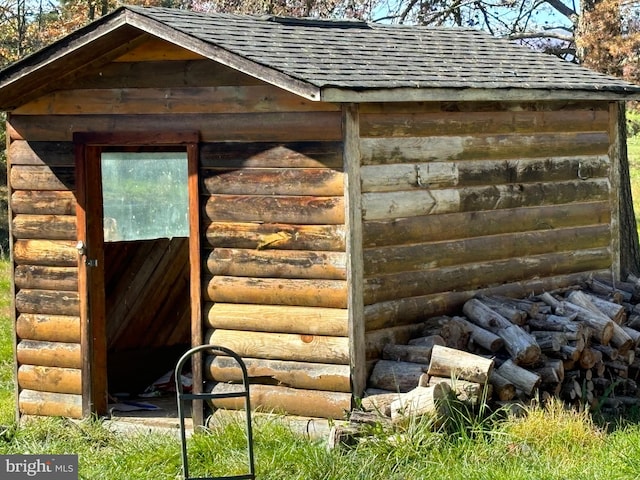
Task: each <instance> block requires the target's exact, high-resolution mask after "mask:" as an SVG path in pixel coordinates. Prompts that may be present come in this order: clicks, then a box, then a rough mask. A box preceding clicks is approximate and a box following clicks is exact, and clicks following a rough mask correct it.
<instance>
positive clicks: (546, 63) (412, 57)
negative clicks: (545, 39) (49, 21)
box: [127, 7, 640, 91]
mask: <svg viewBox="0 0 640 480" xmlns="http://www.w3.org/2000/svg"><path fill="white" fill-rule="evenodd" d="M127 8H129V9H130V10H132V11H134V12H136V13H139V14H140V15H144V16H146V17H148V18H150V19H152V20H155V21H158V22H161V23H163V24H164V25H167V26H169V27H171V28H173V29H175V30H177V31H180V32H183V33H185V34H187V35H190V36H192V37H194V38H198V39H200V40H202V41H204V42H207V43H211V44H215V45H217V46H218V47H221V48H223V49H225V50H227V51H229V52H232V53H234V54H237V55H239V56H242V57H244V58H246V59H249V60H251V61H253V62H255V63H257V64H260V65H263V66H265V67H269V68H272V69H274V70H277V71H279V72H282V73H284V74H286V75H288V76H290V77H292V78H295V79H298V80H301V81H304V82H307V83H310V84H312V85H314V86H316V87H319V88H326V87H336V88H345V89H369V88H371V89H379V88H484V89H486V88H492V89H498V88H535V89H551V90H557V89H562V90H592V91H593V90H601V89H604V90H608V91H634V90H636V89H638V90H640V87H635V86H633V85H631V84H629V83H627V82H625V81H622V80H619V79H616V78H613V77H610V76H607V75H603V74H600V73H596V72H593V71H591V70H588V69H586V68H583V67H581V66H579V65H576V64H573V63H570V62H567V61H564V60H561V59H559V58H557V57H554V56H551V55H547V54H543V53H540V52H535V51H533V50H531V49H529V48H527V47H524V46H520V45H516V44H514V43H513V42H510V41H508V40H505V39H500V38H496V37H493V36H491V35H489V34H487V33H484V32H481V31H478V30H473V29H463V28H434V27H425V26H408V25H384V24H374V23H364V22H345V21H330V20H307V21H305V20H301V19H286V18H277V17H257V16H256V17H254V16H238V15H229V14H204V13H197V12H192V11H186V10H176V9H167V8H142V7H127Z"/></svg>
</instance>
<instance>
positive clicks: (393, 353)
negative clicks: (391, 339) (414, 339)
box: [382, 344, 433, 365]
mask: <svg viewBox="0 0 640 480" xmlns="http://www.w3.org/2000/svg"><path fill="white" fill-rule="evenodd" d="M432 348H433V347H423V346H420V345H392V344H389V345H385V346H384V349H383V350H382V358H383V359H385V360H395V361H401V362H411V363H424V364H425V365H428V364H429V361H430V360H431V350H432Z"/></svg>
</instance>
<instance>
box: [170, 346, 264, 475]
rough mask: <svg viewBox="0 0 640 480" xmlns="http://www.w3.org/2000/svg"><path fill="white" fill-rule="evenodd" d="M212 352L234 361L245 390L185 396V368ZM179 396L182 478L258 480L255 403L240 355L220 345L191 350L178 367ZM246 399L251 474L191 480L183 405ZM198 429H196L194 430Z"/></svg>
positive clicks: (176, 374)
mask: <svg viewBox="0 0 640 480" xmlns="http://www.w3.org/2000/svg"><path fill="white" fill-rule="evenodd" d="M204 350H209V351H211V353H213V354H216V355H226V356H229V357H232V358H233V359H234V360H235V361H236V362H237V363H238V365H239V366H240V369H241V370H242V384H243V390H242V391H239V392H228V393H184V387H183V386H182V381H181V380H180V378H181V375H182V370H183V368H184V364H185V363H186V362H187V360H189V359H190V358H191V356H193V355H194V354H196V353H200V352H202V351H204ZM175 381H176V396H177V401H178V417H179V419H180V441H181V443H182V474H183V476H184V479H185V480H245V479H246V480H255V478H256V475H255V464H254V463H255V462H254V456H253V430H252V427H251V401H250V397H249V375H248V373H247V367H246V365H245V363H244V361H243V360H242V358H240V356H239V355H238V354H236V353H235V352H234V351H232V350H230V349H228V348H225V347H221V346H219V345H200V346H197V347H194V348H192V349H190V350H188V351H187V352H186V353H185V354H184V355H182V357H180V360H178V363H177V365H176V369H175ZM239 397H244V409H245V412H246V433H247V460H248V463H249V473H247V474H243V475H232V476H225V477H189V464H188V457H187V435H186V428H185V417H184V409H183V403H184V402H185V401H188V400H213V399H217V398H239ZM194 428H195V426H194Z"/></svg>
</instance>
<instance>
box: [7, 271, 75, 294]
mask: <svg viewBox="0 0 640 480" xmlns="http://www.w3.org/2000/svg"><path fill="white" fill-rule="evenodd" d="M14 280H15V285H16V287H18V288H25V289H36V290H38V289H39V290H60V291H62V290H64V291H71V292H73V291H77V290H78V269H77V267H47V266H41V265H18V266H16V268H15V271H14Z"/></svg>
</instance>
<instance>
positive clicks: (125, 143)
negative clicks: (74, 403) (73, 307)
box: [73, 131, 203, 425]
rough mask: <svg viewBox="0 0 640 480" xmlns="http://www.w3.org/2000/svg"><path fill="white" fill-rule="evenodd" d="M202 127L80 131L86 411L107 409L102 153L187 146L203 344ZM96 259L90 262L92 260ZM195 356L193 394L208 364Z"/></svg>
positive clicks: (76, 138)
mask: <svg viewBox="0 0 640 480" xmlns="http://www.w3.org/2000/svg"><path fill="white" fill-rule="evenodd" d="M199 137H200V135H199V132H197V131H188V132H76V133H74V134H73V142H74V149H75V167H76V200H77V207H76V226H77V240H78V244H77V246H78V296H79V303H80V343H81V351H82V415H83V416H84V417H88V416H90V415H92V414H97V415H104V414H106V413H107V404H108V399H107V393H108V391H107V388H108V387H107V341H106V340H107V339H106V309H105V284H104V273H105V272H104V231H103V224H102V217H103V205H102V182H101V153H102V150H103V149H104V148H107V147H109V148H114V147H122V148H127V147H167V148H176V147H184V148H185V150H186V152H187V165H188V166H187V168H188V181H187V185H188V190H189V270H190V279H189V280H190V304H191V344H192V346H198V345H201V344H202V341H203V332H202V286H201V269H200V264H201V262H200V202H199V186H198V184H199V182H198V164H199V148H198V144H199ZM89 264H91V265H89ZM202 367H203V366H202V362H201V361H200V358H195V357H194V359H193V365H192V368H193V386H194V393H200V392H199V391H200V389H201V386H202V378H203V368H202ZM192 416H193V421H194V425H199V424H202V421H203V419H202V417H203V406H202V401H199V403H198V404H194V406H193V412H192Z"/></svg>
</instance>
